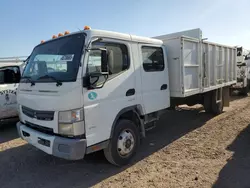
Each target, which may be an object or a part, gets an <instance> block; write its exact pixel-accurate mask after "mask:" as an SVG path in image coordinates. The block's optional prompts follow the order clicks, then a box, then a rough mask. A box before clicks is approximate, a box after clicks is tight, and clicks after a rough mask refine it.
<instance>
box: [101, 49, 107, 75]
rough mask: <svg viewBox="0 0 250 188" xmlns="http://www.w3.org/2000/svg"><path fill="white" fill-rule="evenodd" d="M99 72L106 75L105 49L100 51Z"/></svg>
mask: <svg viewBox="0 0 250 188" xmlns="http://www.w3.org/2000/svg"><path fill="white" fill-rule="evenodd" d="M101 72H102V74H106V75H107V74H108V53H107V50H106V49H101Z"/></svg>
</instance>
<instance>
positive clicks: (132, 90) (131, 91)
mask: <svg viewBox="0 0 250 188" xmlns="http://www.w3.org/2000/svg"><path fill="white" fill-rule="evenodd" d="M134 94H135V89H134V88H133V89H129V90H128V91H127V92H126V96H132V95H134Z"/></svg>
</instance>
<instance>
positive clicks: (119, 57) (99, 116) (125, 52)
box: [84, 39, 136, 146]
mask: <svg viewBox="0 0 250 188" xmlns="http://www.w3.org/2000/svg"><path fill="white" fill-rule="evenodd" d="M100 47H102V48H106V49H107V50H108V56H109V58H108V59H109V60H108V61H109V62H108V65H109V76H108V80H107V81H106V82H105V84H104V85H103V83H104V81H105V78H104V76H101V77H99V78H98V76H97V77H94V76H93V77H92V78H91V79H90V82H91V83H92V84H93V86H94V87H96V88H93V89H86V90H85V89H84V117H85V130H86V137H87V140H88V143H87V145H88V146H91V145H93V144H96V143H99V142H102V141H105V140H107V139H109V138H110V134H111V128H112V125H113V122H114V120H115V118H116V116H117V115H118V113H119V112H120V111H121V110H123V109H125V108H126V107H130V106H133V105H135V104H136V88H135V75H134V65H133V58H132V55H131V53H132V51H131V50H130V48H131V46H130V43H129V42H125V41H119V40H111V39H110V40H109V39H103V40H102V41H101V42H95V43H94V44H92V48H100ZM85 62H86V64H87V65H88V67H87V73H88V74H93V73H100V67H101V53H100V51H95V50H91V51H90V52H89V53H88V58H87V59H86V60H85ZM97 79H98V80H97ZM101 86H103V87H101Z"/></svg>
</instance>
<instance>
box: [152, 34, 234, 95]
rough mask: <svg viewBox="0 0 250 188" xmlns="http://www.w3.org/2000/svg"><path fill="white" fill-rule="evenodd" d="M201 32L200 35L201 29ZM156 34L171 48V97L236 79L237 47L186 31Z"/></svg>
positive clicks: (169, 61)
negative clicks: (179, 34)
mask: <svg viewBox="0 0 250 188" xmlns="http://www.w3.org/2000/svg"><path fill="white" fill-rule="evenodd" d="M197 33H198V34H197V35H196V36H200V31H199V30H197ZM181 34H183V33H181ZM192 36H195V35H194V32H192ZM155 38H158V39H161V40H162V41H163V43H164V45H165V47H166V50H167V57H168V68H169V84H170V96H171V97H187V96H191V95H195V94H198V93H203V92H207V91H210V90H214V89H216V88H220V87H224V86H229V85H232V84H234V83H236V48H235V47H230V46H225V45H221V44H216V43H211V42H208V41H204V40H202V39H201V38H198V37H197V38H194V37H189V36H183V35H181V36H174V35H170V38H169V35H164V36H159V37H155Z"/></svg>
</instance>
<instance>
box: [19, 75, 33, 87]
mask: <svg viewBox="0 0 250 188" xmlns="http://www.w3.org/2000/svg"><path fill="white" fill-rule="evenodd" d="M21 79H26V82H25V83H28V82H27V81H29V82H30V84H31V85H30V86H34V85H35V84H36V83H35V82H34V81H33V80H32V79H31V77H30V76H23V77H21Z"/></svg>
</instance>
